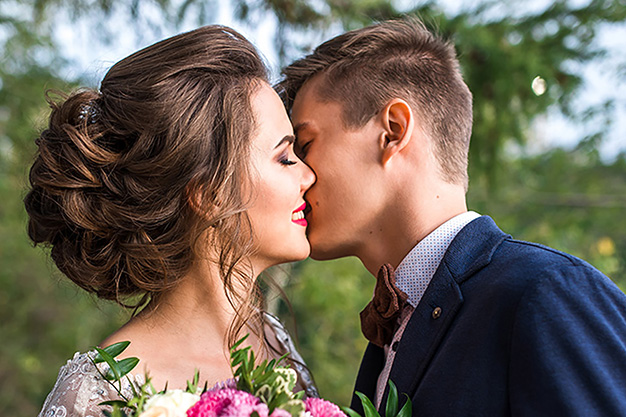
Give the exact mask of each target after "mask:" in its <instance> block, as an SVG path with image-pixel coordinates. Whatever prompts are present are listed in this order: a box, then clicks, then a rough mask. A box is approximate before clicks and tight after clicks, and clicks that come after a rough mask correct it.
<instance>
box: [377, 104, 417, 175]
mask: <svg viewBox="0 0 626 417" xmlns="http://www.w3.org/2000/svg"><path fill="white" fill-rule="evenodd" d="M381 117H382V120H381V122H382V125H383V129H384V131H383V132H382V133H381V135H380V146H381V149H382V163H383V165H384V164H386V163H387V162H389V160H391V158H393V157H394V156H395V155H396V154H398V152H400V151H401V150H402V149H404V148H405V147H406V146H407V145H408V144H409V142H410V141H411V137H412V136H413V129H414V126H415V119H414V116H413V111H412V110H411V106H409V103H407V102H406V101H404V100H402V99H399V98H394V99H393V100H391V101H390V102H389V103H387V105H386V106H385V107H384V108H383V110H382V112H381Z"/></svg>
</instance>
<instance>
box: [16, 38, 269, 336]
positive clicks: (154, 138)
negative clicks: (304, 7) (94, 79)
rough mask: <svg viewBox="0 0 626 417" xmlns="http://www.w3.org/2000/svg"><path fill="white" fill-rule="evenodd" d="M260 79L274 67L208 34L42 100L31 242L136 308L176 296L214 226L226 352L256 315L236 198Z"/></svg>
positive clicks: (86, 283) (152, 50) (247, 243)
mask: <svg viewBox="0 0 626 417" xmlns="http://www.w3.org/2000/svg"><path fill="white" fill-rule="evenodd" d="M260 81H267V69H266V67H265V65H264V64H263V62H262V61H261V59H260V57H259V55H258V53H257V51H256V50H255V48H254V46H253V45H252V44H251V43H250V42H248V41H247V40H246V39H245V38H244V37H243V36H242V35H240V34H239V33H237V32H236V31H234V30H232V29H230V28H227V27H223V26H206V27H202V28H199V29H197V30H194V31H191V32H188V33H183V34H180V35H177V36H174V37H172V38H169V39H166V40H163V41H161V42H158V43H156V44H154V45H151V46H149V47H147V48H145V49H142V50H140V51H138V52H136V53H134V54H133V55H130V56H129V57H127V58H125V59H123V60H122V61H120V62H118V63H117V64H115V65H114V66H113V67H112V68H111V69H110V70H109V72H108V73H107V74H106V76H105V77H104V79H103V81H102V83H101V87H100V92H98V91H94V90H88V89H83V90H79V91H77V92H75V93H73V94H71V95H70V96H69V97H68V96H62V100H57V101H55V100H53V99H52V98H51V97H50V95H49V94H47V99H48V102H49V104H50V106H51V108H52V113H51V115H50V121H49V125H48V127H47V129H45V130H44V131H43V132H42V133H41V135H40V137H39V138H38V139H37V140H36V143H37V145H38V148H39V150H38V154H37V156H36V160H35V162H34V164H33V166H32V167H31V170H30V184H31V189H30V191H29V193H28V195H27V196H26V198H25V206H26V211H27V212H28V215H29V216H30V219H29V223H28V234H29V236H30V238H31V239H32V240H33V242H34V243H35V244H40V243H43V244H46V245H47V246H49V247H50V249H51V256H52V259H53V260H54V262H55V264H56V265H57V267H58V268H59V270H60V271H61V272H63V273H64V274H65V275H67V277H69V278H70V279H71V280H72V281H74V282H75V283H76V284H78V285H79V286H80V287H82V288H84V289H85V290H87V291H89V292H91V293H94V294H96V295H97V296H98V297H100V298H103V299H108V300H115V301H116V302H118V303H119V304H121V305H124V306H126V307H133V308H135V309H138V308H139V307H141V306H143V305H145V304H146V303H147V302H148V301H150V300H153V301H158V299H159V296H160V295H162V294H163V293H164V292H165V291H167V290H168V289H171V288H173V287H174V286H175V285H176V284H177V282H178V280H179V279H180V278H181V277H183V276H184V275H185V273H186V272H187V271H188V270H189V267H190V266H191V264H192V262H193V261H194V259H196V257H197V256H198V254H197V253H196V252H197V250H196V244H197V243H198V241H199V239H200V237H201V236H206V233H204V232H205V231H206V230H208V229H209V228H210V230H211V232H210V233H208V235H209V236H210V244H211V245H212V248H214V249H215V252H216V254H217V258H218V259H215V261H216V262H217V263H218V265H219V266H220V269H221V270H220V273H221V278H222V279H223V281H224V286H225V289H226V292H227V294H228V296H229V300H230V301H231V303H233V305H234V306H236V308H237V309H238V311H239V313H240V314H238V317H237V319H236V320H235V322H234V323H233V324H232V325H231V329H230V330H229V336H228V341H229V343H230V345H231V346H232V343H233V341H234V340H235V338H236V337H237V335H238V333H239V331H240V330H241V328H242V327H243V325H244V324H245V322H246V321H247V320H249V319H251V317H252V316H253V312H254V311H257V312H258V309H257V308H256V307H255V306H254V304H255V303H256V304H258V303H260V301H259V300H258V299H255V296H256V295H258V287H257V286H256V283H255V282H254V280H253V279H250V277H249V276H247V275H246V274H247V273H249V270H247V269H246V268H243V267H242V261H243V260H244V259H245V258H246V256H247V255H249V254H250V253H251V251H252V250H253V247H252V241H251V236H252V234H251V230H250V223H249V220H248V218H247V215H246V213H245V208H246V207H245V200H246V196H244V195H243V194H242V193H243V191H242V189H243V184H244V183H245V181H246V180H247V179H248V176H249V169H248V163H249V161H248V158H247V156H248V149H249V141H250V136H251V134H252V132H253V130H254V129H255V122H254V117H253V111H252V107H251V103H250V96H251V95H252V94H253V93H254V92H255V91H256V89H257V88H258V86H259V85H260ZM242 282H243V283H244V284H245V286H244V287H243V288H246V292H245V294H244V293H241V291H239V292H238V291H237V290H236V288H241V283H242ZM135 296H137V297H139V298H135ZM251 298H252V299H251ZM137 300H138V301H137Z"/></svg>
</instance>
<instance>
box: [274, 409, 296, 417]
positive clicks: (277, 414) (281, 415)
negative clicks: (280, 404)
mask: <svg viewBox="0 0 626 417" xmlns="http://www.w3.org/2000/svg"><path fill="white" fill-rule="evenodd" d="M270 417H291V414H289V412H287V411H285V410H283V409H282V408H275V409H274V411H272V414H270Z"/></svg>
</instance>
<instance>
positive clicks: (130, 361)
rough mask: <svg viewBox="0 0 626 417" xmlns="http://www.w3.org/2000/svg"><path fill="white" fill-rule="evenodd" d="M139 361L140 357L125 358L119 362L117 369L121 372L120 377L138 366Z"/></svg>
mask: <svg viewBox="0 0 626 417" xmlns="http://www.w3.org/2000/svg"><path fill="white" fill-rule="evenodd" d="M138 363H139V358H125V359H122V360H121V361H119V362H117V366H118V368H117V369H118V372H119V374H120V378H121V377H123V376H124V375H126V374H128V373H129V372H130V371H132V370H133V369H135V366H137V364H138Z"/></svg>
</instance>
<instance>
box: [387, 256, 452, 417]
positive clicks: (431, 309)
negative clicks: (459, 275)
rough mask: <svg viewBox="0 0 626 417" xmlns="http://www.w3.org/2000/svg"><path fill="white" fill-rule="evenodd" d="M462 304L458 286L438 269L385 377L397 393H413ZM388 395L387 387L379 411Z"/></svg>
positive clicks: (408, 325)
mask: <svg viewBox="0 0 626 417" xmlns="http://www.w3.org/2000/svg"><path fill="white" fill-rule="evenodd" d="M462 304H463V296H462V294H461V291H460V289H459V286H458V284H457V283H456V281H455V280H454V278H453V277H452V275H451V274H450V272H449V271H448V270H447V268H439V271H438V272H437V273H436V274H435V277H433V280H432V281H431V284H430V285H429V287H428V289H427V290H426V293H425V294H424V297H423V298H422V300H421V301H420V303H419V304H418V306H417V308H416V309H415V311H414V312H413V315H412V316H411V319H410V320H409V323H408V324H407V326H406V329H405V331H404V334H403V335H402V339H401V340H400V343H399V344H398V348H397V351H396V357H395V359H394V362H393V366H392V368H391V372H390V374H389V379H390V380H391V381H393V383H394V384H395V385H396V387H397V388H398V393H400V394H402V393H406V394H409V396H412V394H413V393H414V392H415V390H416V389H417V385H418V384H419V381H421V379H422V377H423V375H424V372H425V371H426V369H427V367H428V364H429V363H430V360H431V358H432V356H433V355H434V353H435V352H436V351H437V347H438V346H439V344H440V343H441V340H442V339H443V337H444V336H445V335H446V332H447V330H448V328H449V327H450V324H452V322H453V321H454V317H455V316H456V313H457V312H458V311H459V309H460V308H461V305H462ZM388 393H389V386H387V387H386V389H385V394H384V395H383V398H382V401H381V405H380V409H381V410H384V409H385V407H386V403H387V401H386V400H387V395H388Z"/></svg>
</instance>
